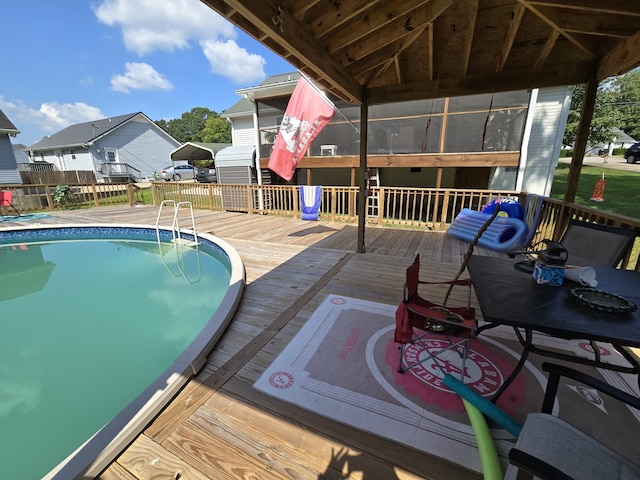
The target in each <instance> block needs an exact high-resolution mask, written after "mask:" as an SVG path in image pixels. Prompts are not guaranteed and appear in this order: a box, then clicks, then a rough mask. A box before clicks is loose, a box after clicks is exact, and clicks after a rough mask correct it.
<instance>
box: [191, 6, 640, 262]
mask: <svg viewBox="0 0 640 480" xmlns="http://www.w3.org/2000/svg"><path fill="white" fill-rule="evenodd" d="M202 1H203V3H205V4H206V5H208V6H209V7H211V8H212V9H213V10H215V11H217V12H218V13H220V14H221V15H222V16H224V17H225V18H227V19H228V20H230V21H231V22H232V23H234V24H235V25H237V26H238V27H239V28H241V29H243V30H244V31H245V32H247V33H248V34H249V35H251V36H252V37H253V38H255V39H256V40H258V41H259V42H261V43H262V44H264V45H265V46H267V47H269V48H270V49H271V50H273V51H274V52H275V53H277V54H278V55H280V56H281V57H282V58H284V59H286V60H287V61H289V62H290V63H291V64H292V65H294V66H295V67H297V68H298V69H299V70H300V71H301V72H303V73H305V74H306V75H308V76H309V77H311V78H312V79H313V80H315V81H316V82H317V83H318V84H320V85H321V86H323V87H324V88H326V89H327V90H328V91H329V92H331V93H333V94H334V95H336V96H337V97H339V98H341V99H343V100H345V101H347V102H349V103H354V104H360V105H362V108H361V122H362V124H363V125H366V124H367V118H368V116H367V115H368V111H367V108H366V107H367V106H368V105H373V104H381V103H391V102H402V101H412V100H419V99H428V98H443V97H453V96H463V95H473V94H481V93H484V94H486V93H493V92H500V91H513V90H522V89H529V88H542V87H551V86H564V85H577V84H586V88H585V95H584V101H583V106H582V112H581V118H580V126H579V128H578V131H577V135H576V141H575V143H574V153H573V157H572V162H571V166H570V170H569V176H568V178H567V187H566V190H565V197H564V199H565V201H566V202H572V201H573V200H574V199H575V196H576V192H577V189H578V182H579V178H580V170H581V167H582V159H583V157H584V153H585V148H586V144H587V137H588V128H589V125H590V123H591V118H592V116H593V109H594V104H595V97H596V91H597V86H598V82H599V81H600V80H603V79H605V78H607V77H610V76H615V75H621V74H623V73H626V72H628V71H630V70H632V69H634V68H636V67H638V66H639V65H640V22H638V21H634V20H638V18H639V17H640V3H639V2H629V1H626V0H609V1H607V2H601V1H600V0H468V1H464V2H462V1H458V2H456V1H454V0H399V1H394V2H388V1H386V0H337V1H332V2H327V1H320V0H263V1H260V2H254V1H250V0H202ZM366 145H367V129H366V127H365V128H362V129H361V131H360V165H359V168H358V173H357V175H356V176H357V179H358V186H359V187H360V193H359V198H358V203H359V220H358V251H359V252H364V251H365V246H364V233H365V224H364V217H365V212H364V208H365V207H364V205H365V199H364V191H365V188H364V187H365V170H366V168H367V152H366Z"/></svg>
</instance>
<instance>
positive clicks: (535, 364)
mask: <svg viewBox="0 0 640 480" xmlns="http://www.w3.org/2000/svg"><path fill="white" fill-rule="evenodd" d="M395 309H396V306H394V305H385V304H381V303H375V302H369V301H363V300H357V299H353V298H347V297H341V296H335V295H331V296H329V297H328V298H327V299H325V301H324V302H323V303H322V304H321V305H320V306H319V307H318V309H317V310H316V311H315V312H314V313H313V315H312V316H311V318H310V319H309V320H308V321H307V323H306V324H305V325H304V326H303V328H302V329H301V330H300V332H299V333H298V334H297V335H296V336H295V337H294V338H293V340H292V341H291V342H290V343H289V344H288V345H287V346H286V347H285V349H284V350H283V351H282V353H281V354H280V355H279V356H278V357H277V358H276V360H275V361H274V362H273V363H272V364H271V365H270V366H269V368H268V369H267V370H266V371H265V372H264V373H263V375H262V376H261V377H260V378H259V379H258V381H257V382H256V383H255V385H254V387H255V388H256V389H258V390H260V391H262V392H264V393H266V394H268V395H271V396H273V397H276V398H278V399H281V400H283V401H286V402H290V403H292V404H295V405H297V406H300V407H302V408H305V409H308V410H310V411H313V412H315V413H317V414H320V415H323V416H326V417H328V418H331V419H333V420H336V421H339V422H342V423H344V424H347V425H350V426H353V427H355V428H359V429H361V430H364V431H367V432H370V433H374V434H376V435H379V436H381V437H385V438H388V439H390V440H393V441H396V442H398V443H401V444H404V445H407V446H408V447H411V448H413V449H416V450H419V451H422V452H425V453H427V454H429V455H434V456H437V457H441V458H443V459H446V460H450V461H452V462H454V463H457V464H459V465H461V466H463V467H465V468H468V469H470V470H473V471H475V472H478V473H481V472H482V467H481V463H480V457H479V453H478V450H477V444H476V441H475V436H474V434H473V430H472V428H471V426H470V423H469V420H468V418H467V415H466V412H465V409H464V406H463V404H462V401H461V400H460V398H459V397H458V396H457V395H455V394H453V393H452V392H451V391H449V390H448V389H447V387H445V386H444V385H443V384H442V377H443V374H442V373H441V372H440V371H439V370H438V369H437V368H435V367H434V366H433V365H429V364H428V363H429V362H426V363H425V364H424V367H422V368H419V369H412V370H410V371H409V372H406V373H404V374H400V373H398V371H397V367H398V362H399V352H398V349H397V345H394V343H393V331H394V325H395ZM536 340H537V343H538V344H540V345H544V346H546V347H548V348H552V349H557V350H563V351H570V352H572V353H574V354H576V355H582V356H588V355H589V353H590V351H591V346H590V344H589V343H588V342H580V341H565V340H558V339H553V338H551V337H544V338H543V339H542V340H540V339H536ZM429 341H430V342H433V343H434V344H436V345H437V344H438V342H442V341H443V340H442V337H441V336H438V335H433V336H432V338H429ZM600 349H601V355H602V356H603V358H607V359H609V361H610V362H621V363H622V364H624V360H623V359H622V358H618V357H619V355H618V354H617V352H615V351H614V350H613V349H612V348H611V347H610V346H609V345H601V346H600ZM521 351H522V347H521V346H520V344H519V343H518V341H517V339H516V338H515V336H514V334H513V332H512V330H511V329H509V328H503V327H498V328H494V329H491V330H487V331H485V332H483V333H482V335H481V336H480V337H479V338H478V339H477V340H474V341H473V342H472V344H471V349H470V352H469V358H468V359H467V365H466V371H467V377H466V380H465V383H466V385H467V386H469V387H470V388H472V389H473V390H475V391H476V392H477V393H479V394H481V395H483V396H486V397H487V398H488V397H491V395H492V394H493V393H494V392H495V391H496V389H497V388H498V387H499V385H500V384H501V383H502V381H503V380H504V378H505V377H506V376H508V374H509V373H510V372H511V370H512V369H513V366H514V365H515V363H516V362H517V359H518V358H519V356H520V352H521ZM406 355H408V356H414V357H417V356H419V355H420V352H419V351H416V350H415V349H413V350H412V349H410V348H409V349H406ZM548 360H549V359H546V358H544V357H540V356H538V355H530V357H529V361H528V362H527V363H526V365H525V368H524V369H523V370H522V372H521V373H520V374H519V376H518V377H517V378H516V380H515V381H514V382H513V383H512V384H511V386H510V387H509V388H508V389H507V390H506V392H505V393H504V394H503V395H502V396H501V397H500V399H499V401H498V403H497V405H498V406H499V407H500V408H502V409H503V410H504V411H506V412H508V413H509V414H510V415H512V416H513V417H515V418H516V419H517V420H518V421H520V422H523V421H524V419H525V417H526V414H527V413H528V412H537V411H540V408H541V405H542V397H543V394H544V387H545V385H546V377H545V374H544V373H543V372H542V371H541V369H540V365H541V363H542V362H543V361H548ZM444 363H445V369H446V370H447V371H448V372H449V373H452V374H453V375H459V373H460V370H461V365H460V360H459V357H458V356H457V355H456V354H455V353H453V354H452V355H451V356H448V357H446V358H445V362H444ZM572 366H574V368H577V369H581V370H584V371H588V372H589V373H590V374H592V375H595V376H599V377H600V378H602V379H603V380H605V381H607V382H608V383H610V384H613V385H615V386H616V387H618V388H621V389H623V390H626V391H628V392H630V393H635V394H637V392H638V389H637V380H636V378H635V376H631V375H626V374H618V373H615V372H611V371H609V370H596V369H593V368H589V367H582V366H579V367H577V366H576V365H575V364H572ZM554 410H555V411H554V413H555V414H556V415H558V416H559V417H561V418H565V419H566V420H567V421H569V422H572V423H573V424H574V425H576V426H579V428H581V429H582V430H584V431H586V432H587V433H589V434H590V435H592V436H593V437H595V438H599V439H600V440H601V441H603V442H605V443H607V444H608V445H609V446H610V447H612V448H614V449H615V450H617V451H620V452H621V453H623V454H626V455H628V456H630V457H631V458H636V457H637V456H638V451H637V445H635V444H633V442H628V441H627V439H630V438H635V436H636V434H637V429H638V426H639V422H640V417H638V414H637V412H635V411H634V412H632V411H631V410H630V409H627V408H626V407H625V406H624V405H622V404H620V403H619V402H616V401H615V400H612V399H609V398H608V397H606V398H605V397H604V396H603V397H601V396H600V395H599V394H598V392H597V391H595V390H591V389H588V388H586V387H583V386H580V385H575V382H570V381H568V382H564V383H561V386H560V388H559V394H558V401H557V402H556V405H555V409H554ZM491 427H492V428H491V433H492V437H493V439H494V442H495V444H496V449H497V451H498V454H499V456H500V457H501V462H502V464H503V468H506V465H507V464H508V460H507V454H508V451H509V449H510V448H511V447H512V446H513V444H514V442H515V439H514V438H513V436H511V435H510V434H509V433H508V432H507V431H505V430H503V429H502V428H500V427H499V426H497V425H495V424H491ZM630 444H631V445H630Z"/></svg>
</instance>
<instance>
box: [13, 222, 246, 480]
mask: <svg viewBox="0 0 640 480" xmlns="http://www.w3.org/2000/svg"><path fill="white" fill-rule="evenodd" d="M159 233H160V239H161V240H162V243H161V244H159V243H158V242H157V241H156V229H155V228H152V227H148V226H114V225H96V226H91V227H87V226H77V225H66V226H62V227H32V228H26V229H21V230H6V229H3V230H0V250H1V251H2V252H4V254H3V255H2V258H0V260H1V261H0V268H2V269H3V270H2V272H4V273H5V276H6V273H7V272H9V271H13V272H14V277H13V278H11V279H8V278H5V279H4V281H3V282H2V284H1V285H0V305H2V306H1V307H0V308H1V309H2V312H3V315H2V317H0V322H3V323H4V325H3V328H4V329H5V330H4V331H5V333H7V332H8V331H9V330H7V329H9V328H11V329H13V328H17V327H16V325H17V326H19V327H20V328H26V329H27V332H33V334H32V335H33V340H34V341H35V342H36V344H35V346H34V345H31V343H30V342H27V341H20V340H19V341H16V342H15V343H16V345H13V346H11V345H5V348H4V351H12V352H13V355H14V356H15V357H17V358H14V359H13V362H11V363H13V365H11V370H12V371H11V372H7V371H6V370H7V369H6V368H5V369H4V370H5V371H4V372H3V371H2V368H0V390H2V389H3V388H5V389H8V390H9V391H11V392H12V393H11V398H13V400H14V401H13V403H11V401H10V402H9V403H8V404H7V403H5V404H4V407H3V403H2V402H0V415H1V414H3V410H4V413H5V414H6V413H7V411H9V410H11V409H14V410H15V409H18V410H22V411H25V410H30V409H35V404H36V403H37V401H38V400H40V401H42V398H40V393H41V390H45V389H46V390H52V389H54V388H55V387H56V386H58V385H60V387H59V389H62V388H64V381H63V380H60V381H59V382H58V381H52V382H49V383H46V382H43V381H42V380H41V379H39V378H37V375H34V370H33V369H36V368H37V366H38V365H37V364H38V363H39V364H40V365H41V366H45V367H48V368H49V370H50V371H49V372H48V373H47V374H45V375H46V376H48V375H49V374H50V373H51V371H53V370H55V368H53V367H52V366H51V365H49V363H50V360H54V357H57V358H65V359H66V360H67V361H69V362H71V363H67V364H64V363H63V364H61V366H59V367H58V370H60V373H61V378H64V377H66V378H67V381H69V380H70V381H71V383H73V384H75V385H80V386H82V387H84V388H85V390H87V391H89V392H90V393H91V394H92V396H93V397H92V396H91V395H90V398H91V399H90V400H84V401H83V400H80V403H79V404H78V405H74V404H73V401H72V400H75V398H70V399H69V401H68V404H67V405H62V406H61V407H60V408H58V409H57V410H58V411H60V414H62V413H65V412H64V410H65V406H66V409H67V410H71V411H72V413H73V415H75V417H73V416H72V418H76V420H78V421H77V423H79V424H85V423H86V424H90V421H89V420H88V418H89V417H83V416H82V415H90V414H92V413H94V412H93V411H92V409H94V408H97V407H94V400H93V398H98V397H99V398H100V399H102V397H106V400H107V401H106V403H107V404H108V405H109V404H110V403H112V404H113V405H118V403H117V402H118V401H120V402H122V401H123V400H122V398H119V399H113V401H112V399H111V396H114V392H118V393H119V392H120V388H119V387H120V384H121V383H122V385H124V384H126V382H127V381H129V382H132V383H133V384H134V390H135V391H134V393H132V394H130V397H126V395H125V397H124V398H127V400H126V401H125V402H124V403H123V404H122V407H118V408H117V409H116V410H115V411H114V412H113V416H111V415H109V416H108V417H107V418H106V420H104V422H102V423H98V424H97V427H96V428H95V430H90V431H89V433H88V434H87V435H86V436H84V437H82V441H84V439H86V438H88V437H89V436H90V435H91V434H92V433H93V432H95V431H96V430H98V429H99V430H98V431H97V433H95V435H93V437H92V438H91V439H90V440H88V441H87V442H86V443H85V444H84V445H82V446H81V447H80V448H78V450H76V451H75V453H73V454H72V455H71V456H70V457H69V458H67V460H66V461H64V462H63V463H61V464H60V465H58V467H57V468H56V469H55V470H54V471H52V472H50V473H49V474H48V475H47V476H45V478H51V479H53V478H55V479H57V478H64V479H65V480H66V479H71V478H78V477H80V476H82V478H86V477H93V476H95V475H97V474H98V473H99V472H100V471H101V470H103V469H104V468H105V467H106V466H107V465H108V464H109V462H111V461H112V460H113V459H114V458H115V456H116V455H117V454H119V453H120V451H121V450H122V449H123V448H124V446H125V445H126V444H128V443H129V442H130V441H131V440H133V439H134V438H135V437H136V436H137V434H138V433H139V432H140V431H141V430H142V428H144V426H146V425H147V424H148V423H149V421H150V420H151V419H152V418H153V417H154V416H155V415H156V414H157V413H158V412H159V411H160V409H161V408H162V407H163V406H164V405H165V404H166V403H167V402H168V401H169V400H170V399H171V398H172V397H173V396H174V395H175V394H176V393H177V391H178V390H179V389H180V388H181V387H182V386H183V385H184V384H185V383H186V382H187V381H188V380H189V378H190V377H191V376H193V375H194V374H195V373H197V372H198V371H199V370H200V369H201V368H202V366H203V365H204V364H205V362H206V355H207V354H208V353H209V352H210V351H211V350H212V349H213V347H214V345H215V343H216V342H217V340H218V339H219V337H220V336H221V335H222V333H223V331H224V329H225V328H226V326H227V324H228V322H229V321H230V319H231V317H232V316H233V313H234V312H235V309H236V307H237V305H238V303H239V301H240V297H241V294H242V290H243V288H244V282H245V273H244V266H243V265H242V262H241V260H240V258H239V256H238V254H237V252H236V251H235V250H234V249H233V248H232V247H231V246H230V245H228V244H226V242H224V241H222V240H221V239H219V238H216V237H213V236H210V235H204V234H198V237H199V245H198V246H197V247H196V248H187V247H179V248H178V247H172V246H171V239H172V232H171V231H170V230H164V229H161V230H159ZM183 237H184V238H185V239H187V240H193V239H194V237H193V236H192V235H191V234H190V233H186V234H185V233H184V232H183ZM54 242H55V243H54ZM70 248H71V249H73V250H72V252H71V255H72V256H73V261H71V262H69V261H65V260H64V259H65V258H68V256H69V254H70V253H69V252H68V250H69V249H70ZM65 250H66V253H65ZM92 252H93V253H92ZM178 252H181V253H180V255H178ZM160 253H162V254H160ZM139 256H142V257H144V258H143V260H141V262H140V263H138V261H137V260H135V265H137V266H136V267H134V263H133V262H134V260H132V259H134V258H136V257H139ZM99 258H105V259H108V261H106V262H100V261H99ZM11 259H14V260H11ZM15 259H19V263H20V265H21V266H22V267H21V269H20V270H15V269H13V270H12V269H11V268H9V267H10V266H11V265H10V264H11V261H13V262H14V263H15V262H16V260H15ZM94 260H95V261H94ZM3 262H4V264H3ZM101 263H108V264H109V268H110V269H111V270H114V271H116V272H118V274H117V277H114V278H103V280H105V282H106V284H104V283H103V284H99V283H97V280H98V279H99V278H98V277H106V276H107V275H106V274H104V273H102V270H101V269H102V267H101V266H100V265H101ZM217 264H220V265H221V266H222V268H223V270H224V272H217V273H212V272H214V271H216V270H215V269H216V268H217V266H216V265H217ZM147 268H151V269H152V270H147ZM16 271H19V272H20V277H25V278H17V277H15V272H16ZM62 271H68V272H70V273H68V274H66V275H67V276H64V277H63V276H62ZM69 275H70V276H69ZM0 277H1V275H0ZM116 278H117V281H116V280H115V279H116ZM210 278H213V283H212V284H210V283H208V282H209V281H210ZM221 278H224V280H221ZM157 280H160V281H161V285H159V284H158V283H157ZM216 283H217V284H220V283H223V284H224V285H222V286H223V287H224V288H223V291H222V292H221V293H220V294H217V295H216V294H214V292H213V287H211V285H215V284H216ZM120 284H122V285H120ZM187 285H188V286H187ZM191 285H197V286H196V287H195V288H204V289H205V290H206V291H205V292H204V294H203V292H202V291H200V292H196V291H194V290H192V286H191ZM167 289H169V290H170V293H171V295H167ZM40 290H43V291H45V290H46V291H49V290H52V291H53V293H52V292H49V294H50V295H51V296H50V297H45V300H46V302H47V305H46V306H45V307H44V308H43V310H42V312H43V313H42V314H35V315H34V314H29V315H22V314H21V312H23V311H24V312H26V311H30V310H29V308H30V305H29V304H28V303H27V302H30V303H35V302H36V301H37V300H35V299H36V298H37V297H36V295H38V294H40ZM190 292H191V293H190ZM126 293H132V294H133V297H131V298H130V299H129V300H124V297H121V296H122V295H124V294H126ZM94 295H95V296H94ZM56 297H64V300H62V302H60V303H56V302H57V300H56ZM209 297H216V298H215V299H214V300H211V301H212V302H214V303H210V299H209ZM47 298H48V299H47ZM123 301H124V302H125V303H124V304H123V303H122V302H123ZM20 302H23V303H20ZM196 303H200V304H202V305H196ZM109 304H113V306H115V307H116V308H115V309H114V310H113V311H112V313H111V314H108V315H110V316H107V317H105V316H104V315H107V314H106V313H105V311H106V307H107V306H109ZM136 304H138V305H136ZM213 304H215V305H218V306H217V308H215V307H213V308H212V307H211V306H210V305H213ZM72 306H73V307H74V308H76V307H77V309H78V310H77V311H80V312H83V313H86V315H84V314H78V313H71V312H74V311H76V310H73V309H72V308H71V307H72ZM3 307H6V308H3ZM9 307H12V308H13V309H14V310H13V313H10V312H11V311H10V310H9ZM138 307H140V308H138ZM158 308H160V310H158ZM202 308H204V309H205V310H204V314H203V313H202ZM207 308H211V310H207ZM163 309H167V310H169V312H167V313H168V315H167V317H168V319H165V320H163V318H164V317H163V315H162V310H163ZM199 309H200V310H199ZM191 310H193V311H194V312H195V313H196V315H195V317H198V316H202V315H204V318H203V319H202V321H200V320H198V319H197V318H195V319H190V317H189V315H188V313H191ZM213 310H215V312H213ZM5 312H9V313H7V314H6V315H5ZM66 312H70V314H69V315H68V316H69V317H71V318H70V319H69V320H71V330H69V331H70V332H72V333H71V334H69V333H67V334H64V335H61V334H60V332H59V331H58V330H59V329H58V328H57V324H58V323H62V320H67V319H66V318H65V313H66ZM113 312H115V313H113ZM197 312H200V313H197ZM56 315H62V316H61V317H60V316H56ZM33 317H44V318H33ZM76 317H78V318H76ZM2 318H4V320H2ZM178 319H179V321H177V320H178ZM10 320H11V321H12V322H13V323H11V322H10ZM139 320H140V321H139ZM142 320H144V321H142ZM38 322H42V323H40V324H39V323H38ZM25 324H26V325H25ZM60 328H62V326H61V327H60ZM188 328H193V329H194V331H195V333H191V331H187V330H188ZM85 330H86V332H84V333H85V334H87V336H86V337H82V335H83V333H82V332H83V331H85ZM11 332H12V333H13V331H11ZM119 332H122V333H123V334H120V336H118V334H119ZM124 332H126V333H124ZM76 334H77V335H78V337H77V338H71V339H67V338H59V337H57V336H56V335H58V336H62V337H67V336H69V335H76ZM109 334H115V335H116V337H115V339H114V338H111V339H109V338H110V337H109ZM89 337H99V338H100V339H105V342H103V343H105V345H102V346H100V345H99V344H98V346H95V345H94V346H91V347H88V346H87V345H85V343H87V344H88V343H89V340H87V338H89ZM123 337H126V338H123ZM160 337H163V338H167V337H168V338H169V340H170V341H169V342H168V344H166V345H165V346H163V347H160V344H157V345H156V343H155V342H156V339H159V338H160ZM3 338H9V335H4V337H3ZM18 338H19V337H18ZM63 340H65V341H66V340H70V341H71V345H72V348H68V347H67V346H63V345H62V341H63ZM126 340H131V341H132V342H133V345H134V346H133V347H131V346H130V347H126V345H125V343H126V342H125V341H126ZM44 343H47V344H48V345H47V348H51V347H52V346H53V349H52V350H45V349H44V348H41V347H42V344H44ZM143 344H149V345H150V348H151V351H149V352H146V353H140V352H138V350H142V349H143ZM76 347H77V348H76ZM88 348H89V350H87V349H88ZM154 348H155V350H154ZM67 350H71V351H67ZM109 350H114V352H112V353H115V354H116V356H117V357H118V359H122V360H123V361H124V362H125V363H124V365H123V366H120V367H119V369H118V371H117V372H115V376H111V377H109V376H108V375H112V374H111V373H109V374H107V373H105V374H102V373H98V372H94V370H90V371H88V372H86V371H83V370H82V369H83V368H84V367H85V365H84V364H85V363H87V364H88V363H89V360H95V361H96V365H98V366H101V365H102V364H106V365H108V364H110V363H114V364H115V363H116V361H115V360H110V359H109V358H110V357H108V356H107V355H108V354H109ZM132 350H136V352H135V354H133V355H132V354H130V352H131V351H132ZM157 350H163V352H162V353H163V354H167V351H168V352H169V353H168V355H169V356H170V358H169V360H168V361H166V360H164V361H166V363H165V364H163V363H162V362H163V360H162V359H160V357H158V356H157V355H158V352H157ZM164 350H166V351H164ZM41 351H46V352H47V353H46V354H40V355H36V354H34V352H41ZM47 355H49V357H47ZM103 357H104V361H103ZM120 357H122V358H120ZM33 359H36V360H37V361H33ZM83 359H84V361H83ZM127 359H128V360H127ZM28 362H30V363H28ZM127 362H128V363H130V364H131V367H130V368H128V367H127ZM3 363H4V364H5V367H6V364H7V363H8V362H6V359H5V361H3ZM134 366H135V367H136V369H137V370H140V371H143V372H145V373H147V374H150V375H152V376H151V377H150V378H149V380H148V383H144V384H142V381H141V380H140V379H139V378H138V377H135V376H134V377H133V378H132V379H131V378H129V373H130V372H129V370H136V369H134V368H133V367H134ZM91 368H92V369H95V368H96V366H93V367H91ZM154 368H155V369H156V370H155V371H154V370H153V369H154ZM118 372H123V373H126V375H124V374H121V373H118ZM149 372H151V373H149ZM41 375H42V374H41ZM96 376H97V377H98V380H103V381H104V385H100V384H99V383H98V384H97V385H92V384H90V383H89V380H91V379H93V378H94V377H96ZM3 377H4V378H3ZM34 378H35V380H34ZM107 379H110V380H107ZM127 379H128V380H127ZM3 381H4V385H3ZM146 385H148V387H146V388H144V387H145V386H146ZM140 391H141V393H139V392H140ZM81 393H86V391H85V392H81ZM138 393H139V394H138ZM136 394H137V396H136ZM133 397H135V398H134V399H133V400H132V401H129V400H130V399H131V398H133ZM43 398H44V397H43ZM127 402H128V403H127ZM95 403H96V404H97V403H98V402H95ZM112 408H113V406H112ZM96 413H97V412H96ZM57 417H59V415H58V414H57V413H53V414H52V413H51V412H50V413H49V414H47V416H46V418H41V419H40V424H41V425H42V427H41V430H40V431H39V432H38V433H39V434H42V435H44V434H45V433H46V432H45V431H46V428H45V427H48V426H49V425H48V423H52V424H53V425H54V429H53V430H54V432H55V434H57V436H56V437H54V438H55V440H53V441H54V442H55V443H58V442H59V437H60V435H61V434H63V433H65V430H66V429H70V427H65V419H64V418H62V420H60V418H57ZM109 419H110V420H109ZM0 420H1V419H0ZM56 422H58V423H56ZM68 423H69V422H68V421H67V424H68ZM105 423H106V424H105ZM103 424H104V427H102V428H101V429H100V426H101V425H103ZM55 425H58V426H57V427H55ZM81 426H82V425H81ZM85 428H86V427H85ZM25 429H26V427H25ZM0 435H1V434H0ZM0 440H1V437H0ZM35 440H39V438H38V437H35V436H33V435H32V436H31V444H32V445H30V450H28V451H25V452H22V453H23V454H22V455H20V454H19V453H18V454H16V455H19V457H20V458H21V460H22V462H23V463H24V460H25V458H29V457H34V456H37V454H38V447H37V442H36V441H35ZM0 443H2V442H0ZM79 443H81V442H79ZM77 446H79V444H75V445H73V447H72V448H71V449H69V450H68V451H67V453H69V452H71V451H72V450H73V449H74V448H75V447H77ZM65 454H66V453H65ZM3 470H4V471H5V472H6V471H7V470H6V469H5V465H3ZM9 471H10V470H9ZM14 478H25V477H24V476H14Z"/></svg>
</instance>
